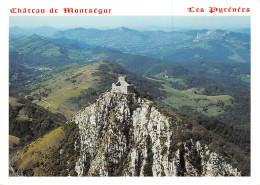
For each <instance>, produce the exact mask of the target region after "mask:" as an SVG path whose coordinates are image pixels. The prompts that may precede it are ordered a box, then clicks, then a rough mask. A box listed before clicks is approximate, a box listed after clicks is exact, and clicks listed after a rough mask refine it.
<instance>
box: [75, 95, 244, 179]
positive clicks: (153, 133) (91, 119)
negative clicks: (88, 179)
mask: <svg viewBox="0 0 260 185" xmlns="http://www.w3.org/2000/svg"><path fill="white" fill-rule="evenodd" d="M74 121H75V123H76V125H77V126H78V128H79V135H80V140H79V141H78V143H77V144H76V146H75V147H76V148H79V150H80V156H79V158H78V160H77V162H76V165H75V171H76V173H77V174H78V175H79V176H83V175H87V176H114V175H116V176H118V175H119V176H182V175H187V176H218V175H224V174H226V175H232V176H233V175H234V176H240V175H241V172H240V171H239V170H238V169H237V168H234V167H232V166H231V165H230V164H228V163H227V162H226V161H225V160H224V158H223V157H221V156H220V155H219V154H218V153H215V152H214V151H211V150H210V149H209V148H208V146H207V145H205V144H203V143H201V142H200V141H193V140H192V139H190V140H188V141H181V142H180V141H177V140H176V141H172V138H175V137H176V136H175V135H176V134H177V133H176V131H177V130H176V129H177V127H181V125H180V123H178V122H176V121H174V119H171V118H169V117H166V116H164V115H163V114H162V113H160V111H158V109H157V108H156V107H155V106H154V103H153V102H152V101H149V100H145V99H142V98H140V97H138V96H137V95H136V94H123V93H113V92H106V93H104V94H103V95H101V96H100V97H99V98H98V99H97V101H96V103H94V104H92V105H90V106H88V107H86V108H85V109H83V110H81V111H79V112H78V113H77V114H76V115H75V117H74ZM177 125H178V126H177ZM177 135H178V134H177ZM175 142H176V143H175ZM191 151H196V155H199V159H200V160H199V161H197V162H198V163H199V165H195V163H194V162H193V161H192V160H191V159H192V158H195V156H193V155H194V153H193V152H191ZM87 161H91V162H90V163H89V164H86V162H87Z"/></svg>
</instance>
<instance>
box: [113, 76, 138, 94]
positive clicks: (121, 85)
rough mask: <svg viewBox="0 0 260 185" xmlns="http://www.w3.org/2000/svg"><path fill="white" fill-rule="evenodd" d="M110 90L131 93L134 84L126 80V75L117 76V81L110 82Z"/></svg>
mask: <svg viewBox="0 0 260 185" xmlns="http://www.w3.org/2000/svg"><path fill="white" fill-rule="evenodd" d="M111 92H116V93H124V94H131V93H134V85H133V84H129V83H127V82H126V76H119V77H118V82H117V83H113V84H112V90H111Z"/></svg>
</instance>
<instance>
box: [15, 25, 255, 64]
mask: <svg viewBox="0 0 260 185" xmlns="http://www.w3.org/2000/svg"><path fill="white" fill-rule="evenodd" d="M32 33H36V34H38V35H42V36H46V37H49V38H55V39H63V38H66V39H70V40H75V41H79V42H81V43H85V44H87V45H92V46H100V47H107V48H111V49H116V50H119V51H121V52H125V53H126V52H127V53H132V54H138V55H144V56H149V57H153V58H157V59H163V60H169V61H174V62H182V63H183V62H201V61H203V62H220V63H224V62H236V63H250V35H248V34H243V33H239V32H232V31H227V30H207V29H203V30H189V31H173V32H165V31H137V30H133V29H129V28H126V27H119V28H116V29H108V30H98V29H93V28H92V29H85V28H74V29H69V30H62V31H59V30H56V29H53V28H49V27H42V28H37V29H32V30H29V29H19V28H10V36H11V38H12V37H14V38H15V37H17V36H22V35H23V36H24V35H25V36H26V35H30V34H32Z"/></svg>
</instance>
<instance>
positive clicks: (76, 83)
mask: <svg viewBox="0 0 260 185" xmlns="http://www.w3.org/2000/svg"><path fill="white" fill-rule="evenodd" d="M99 65H100V63H95V64H89V65H85V66H83V67H77V68H70V69H68V70H66V71H63V72H61V73H59V74H57V75H55V76H54V77H52V78H50V79H48V80H47V81H44V82H41V83H40V84H37V85H40V86H41V87H40V88H38V89H37V90H35V91H34V92H32V93H31V95H35V94H38V93H39V92H46V93H47V94H48V96H47V97H46V98H44V100H45V101H46V102H48V103H49V104H50V106H49V107H48V109H49V110H50V111H52V112H60V113H62V114H64V115H65V117H66V118H70V117H71V116H73V115H74V114H75V113H76V111H77V110H76V107H75V105H73V104H71V103H70V102H69V101H67V100H69V99H70V98H72V97H77V96H79V95H80V93H81V91H82V90H85V89H87V88H89V87H91V84H92V83H93V81H95V80H96V79H97V77H93V76H92V73H94V72H95V71H96V69H97V67H98V66H99ZM46 102H43V101H40V100H34V103H36V104H38V105H40V106H42V107H46V106H47V103H46Z"/></svg>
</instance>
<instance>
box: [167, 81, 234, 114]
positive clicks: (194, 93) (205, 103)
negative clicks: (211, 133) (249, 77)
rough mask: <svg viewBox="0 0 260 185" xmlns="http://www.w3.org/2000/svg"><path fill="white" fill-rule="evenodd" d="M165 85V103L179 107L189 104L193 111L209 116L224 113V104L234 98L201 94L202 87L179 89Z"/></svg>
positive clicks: (228, 103) (229, 102)
mask: <svg viewBox="0 0 260 185" xmlns="http://www.w3.org/2000/svg"><path fill="white" fill-rule="evenodd" d="M163 87H164V88H163V90H165V91H166V93H167V97H166V98H165V99H164V100H163V102H164V103H166V104H168V105H170V106H172V107H175V108H177V109H179V108H181V107H182V106H188V107H189V108H191V109H192V110H193V111H197V112H200V113H202V114H204V115H207V116H217V115H218V114H221V113H223V112H224V106H228V105H231V100H232V99H233V97H231V96H229V95H218V96H206V95H202V94H199V93H201V92H202V91H203V89H202V88H200V89H198V88H191V89H187V90H178V89H174V88H171V87H169V86H168V85H166V84H164V85H163Z"/></svg>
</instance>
